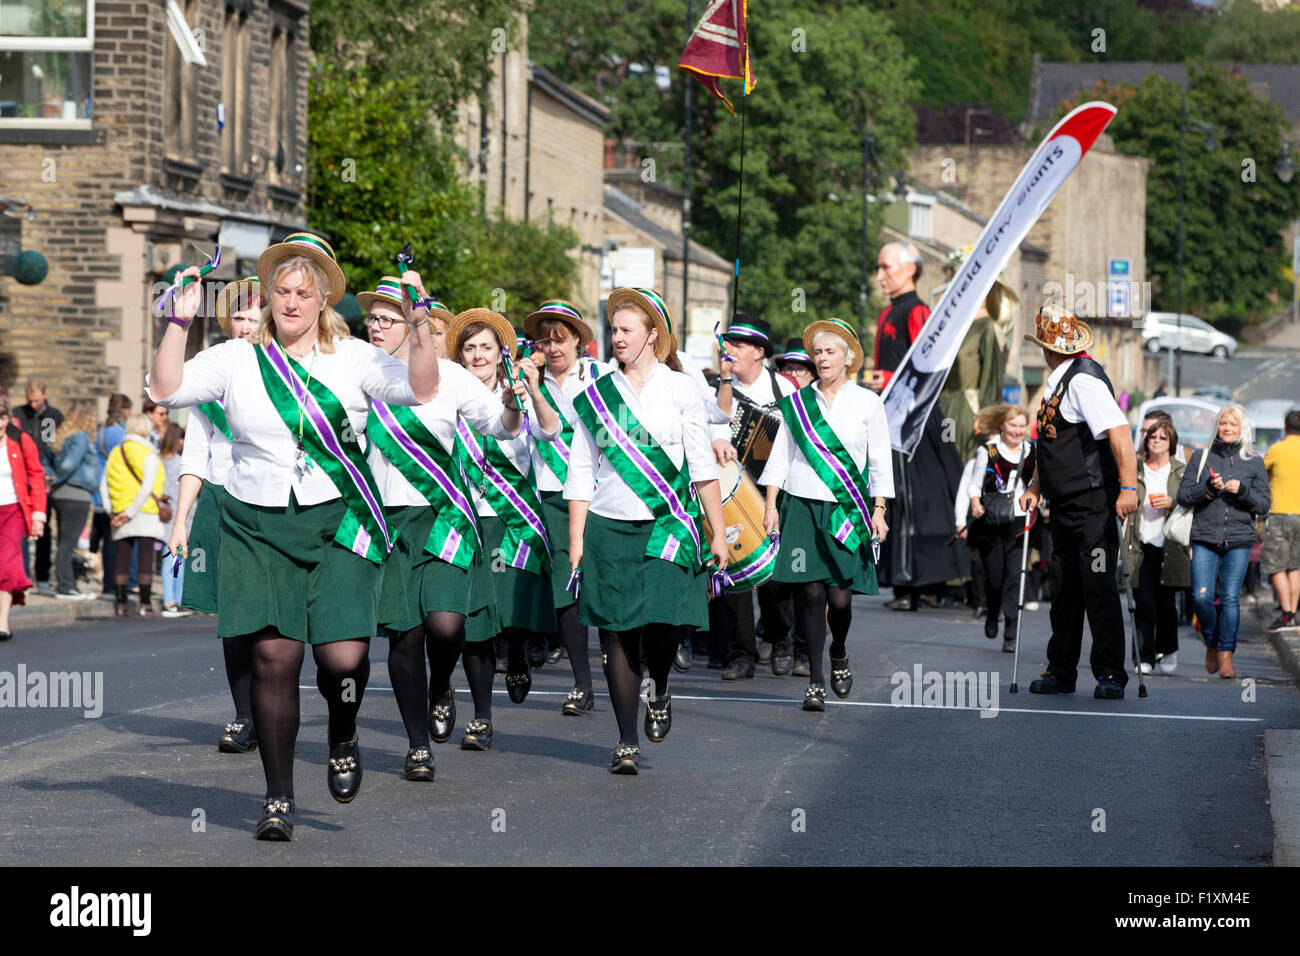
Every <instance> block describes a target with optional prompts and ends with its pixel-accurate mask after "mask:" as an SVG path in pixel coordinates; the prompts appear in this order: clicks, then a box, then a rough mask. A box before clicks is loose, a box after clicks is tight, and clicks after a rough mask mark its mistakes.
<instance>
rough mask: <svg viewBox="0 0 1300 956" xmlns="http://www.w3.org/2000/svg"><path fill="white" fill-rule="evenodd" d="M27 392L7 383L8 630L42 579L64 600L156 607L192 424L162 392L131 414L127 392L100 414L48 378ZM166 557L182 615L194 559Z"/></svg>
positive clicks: (2, 521) (149, 613)
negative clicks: (65, 397)
mask: <svg viewBox="0 0 1300 956" xmlns="http://www.w3.org/2000/svg"><path fill="white" fill-rule="evenodd" d="M26 399H27V400H26V402H25V403H24V404H22V405H11V403H10V400H9V396H8V395H7V394H6V393H5V392H4V390H3V389H0V640H8V639H9V638H10V637H12V629H11V626H10V614H9V611H10V608H11V606H12V605H14V604H23V603H24V602H25V600H26V598H25V595H26V592H27V591H28V590H29V589H30V588H32V587H33V586H34V587H35V588H36V590H37V592H38V593H39V594H43V595H47V596H51V597H54V598H57V599H60V600H66V601H86V600H94V599H95V598H96V597H102V598H104V599H106V600H111V601H113V602H114V605H115V609H116V613H117V615H118V616H119V617H125V616H126V615H127V613H128V608H129V606H130V601H131V598H132V597H135V598H137V599H138V613H139V614H140V615H141V616H144V617H155V616H157V615H158V613H159V612H158V610H157V609H156V608H155V607H154V604H153V597H154V594H153V579H154V576H155V573H156V570H157V568H158V566H159V563H160V560H161V558H162V556H163V554H162V552H163V550H164V543H165V542H166V541H167V540H168V538H169V537H170V535H171V530H172V528H171V519H172V512H173V504H172V503H173V502H174V501H175V500H176V496H177V491H176V489H177V485H178V483H179V480H180V466H181V451H182V449H183V447H184V444H185V433H184V430H183V429H182V428H181V427H180V426H179V425H177V424H175V423H173V422H172V421H171V420H170V418H169V417H168V414H167V410H166V409H165V408H163V407H161V406H160V405H157V404H155V403H154V402H152V401H146V402H145V403H144V406H143V408H142V410H141V411H140V412H135V413H133V408H134V406H133V403H132V401H131V399H130V398H128V397H127V396H125V395H120V394H115V395H112V396H111V397H110V398H109V400H108V413H107V415H106V417H105V419H104V421H103V422H102V423H101V422H100V421H99V420H98V418H97V416H96V412H95V406H94V404H93V403H91V402H89V401H84V400H75V401H73V402H71V403H70V405H69V406H68V408H67V410H66V412H65V411H62V410H60V409H57V408H55V407H54V406H53V405H51V404H50V403H49V399H48V388H47V386H46V383H45V382H44V381H42V380H41V379H38V378H33V379H30V380H29V381H28V382H27V386H26ZM96 565H97V566H98V568H96ZM167 565H168V566H167V573H166V574H164V575H163V576H162V578H163V594H162V615H163V616H164V617H181V616H184V615H186V614H189V613H190V612H189V611H186V610H185V609H183V608H182V607H181V588H182V586H183V582H184V565H183V563H181V562H178V563H176V564H175V573H174V574H173V573H172V563H171V562H167ZM96 570H98V572H99V577H100V580H99V582H95V580H94V579H95V576H96ZM51 576H53V580H51ZM83 583H88V584H89V585H90V587H91V588H92V590H83V588H82V584H83ZM96 583H98V593H96V590H94V588H95V585H96Z"/></svg>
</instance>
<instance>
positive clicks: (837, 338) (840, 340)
mask: <svg viewBox="0 0 1300 956" xmlns="http://www.w3.org/2000/svg"><path fill="white" fill-rule="evenodd" d="M822 339H830V340H831V341H832V342H834V343H835V344H836V345H839V346H841V347H842V348H843V349H844V370H845V372H847V371H848V368H849V366H850V365H852V364H853V362H854V360H855V358H856V356H855V355H854V354H853V349H852V347H850V345H849V343H848V342H847V341H846V340H845V338H844V336H842V335H836V334H835V333H834V332H831V331H829V330H828V329H818V330H817V331H816V332H814V333H813V340H812V347H813V351H814V352H815V351H816V350H817V343H818V342H820V341H821V340H822ZM810 357H811V356H810ZM813 364H814V365H816V362H814V363H813ZM813 374H814V375H816V372H814V373H813Z"/></svg>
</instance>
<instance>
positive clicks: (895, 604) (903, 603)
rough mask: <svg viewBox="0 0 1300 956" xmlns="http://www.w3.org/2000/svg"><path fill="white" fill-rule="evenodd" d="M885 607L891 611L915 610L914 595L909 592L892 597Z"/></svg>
mask: <svg viewBox="0 0 1300 956" xmlns="http://www.w3.org/2000/svg"><path fill="white" fill-rule="evenodd" d="M885 607H887V608H889V609H890V610H891V611H915V610H916V597H915V596H914V595H911V594H904V595H903V596H902V597H896V598H894V599H893V600H892V601H890V602H889V603H888V604H886V605H885Z"/></svg>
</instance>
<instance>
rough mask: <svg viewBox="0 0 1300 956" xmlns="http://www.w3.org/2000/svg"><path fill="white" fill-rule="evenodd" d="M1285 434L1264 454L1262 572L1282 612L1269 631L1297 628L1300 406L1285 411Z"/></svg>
mask: <svg viewBox="0 0 1300 956" xmlns="http://www.w3.org/2000/svg"><path fill="white" fill-rule="evenodd" d="M1284 428H1285V429H1286V437H1284V438H1283V439H1282V440H1281V441H1280V442H1277V443H1276V444H1275V445H1274V446H1273V447H1272V448H1270V449H1269V450H1268V453H1267V454H1266V455H1265V456H1264V469H1265V470H1266V471H1267V472H1268V490H1269V495H1270V497H1271V499H1272V505H1271V506H1270V508H1269V509H1268V518H1267V519H1266V520H1265V523H1264V547H1263V550H1262V551H1261V553H1260V559H1259V563H1260V572H1261V573H1263V574H1267V575H1269V577H1270V580H1271V581H1272V583H1273V593H1274V594H1275V595H1277V601H1278V605H1279V606H1280V607H1281V614H1280V615H1279V616H1278V618H1277V619H1276V620H1275V621H1273V623H1272V624H1270V625H1269V626H1268V630H1270V631H1280V630H1281V629H1282V628H1284V627H1296V626H1297V624H1296V617H1295V615H1296V602H1297V601H1298V600H1300V409H1295V408H1293V409H1291V411H1289V412H1287V413H1286V420H1285V423H1284Z"/></svg>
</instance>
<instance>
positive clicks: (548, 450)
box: [536, 357, 600, 484]
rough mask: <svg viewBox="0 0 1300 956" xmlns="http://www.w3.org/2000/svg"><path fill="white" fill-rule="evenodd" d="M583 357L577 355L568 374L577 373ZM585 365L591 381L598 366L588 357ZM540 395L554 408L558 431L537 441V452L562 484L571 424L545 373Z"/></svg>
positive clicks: (597, 373)
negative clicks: (547, 382)
mask: <svg viewBox="0 0 1300 956" xmlns="http://www.w3.org/2000/svg"><path fill="white" fill-rule="evenodd" d="M583 361H584V359H583V357H579V358H578V361H577V362H576V363H575V364H574V367H573V368H571V369H570V370H569V374H570V375H574V374H577V373H578V372H579V371H581V370H582V368H583ZM586 367H587V368H588V369H589V370H590V372H591V378H592V381H595V380H596V379H597V378H599V377H600V366H598V365H597V364H596V363H595V362H593V361H591V360H590V359H586ZM538 385H539V386H540V389H541V392H542V397H543V398H544V399H546V404H547V405H550V406H551V408H553V409H555V414H556V415H557V416H558V417H559V419H560V433H559V434H558V435H556V436H555V440H554V441H539V442H537V445H536V447H537V454H538V455H539V456H540V457H541V459H542V461H543V462H545V463H546V467H547V468H549V469H551V473H552V474H553V475H555V477H556V478H558V479H560V484H564V482H566V481H567V480H568V479H569V454H570V452H571V451H572V449H573V424H572V423H571V422H570V421H569V420H568V419H567V418H565V417H564V412H562V411H560V406H559V404H558V403H557V402H556V401H555V398H554V397H553V396H552V395H551V390H550V388H549V387H548V386H547V384H546V373H545V372H543V373H542V377H541V379H540V380H539V382H538Z"/></svg>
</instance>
